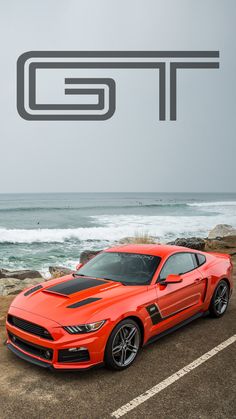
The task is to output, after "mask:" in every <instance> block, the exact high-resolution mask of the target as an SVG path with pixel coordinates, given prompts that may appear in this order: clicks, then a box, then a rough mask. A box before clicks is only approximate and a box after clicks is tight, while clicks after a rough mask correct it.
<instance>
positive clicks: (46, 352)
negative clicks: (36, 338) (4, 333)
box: [8, 331, 53, 361]
mask: <svg viewBox="0 0 236 419" xmlns="http://www.w3.org/2000/svg"><path fill="white" fill-rule="evenodd" d="M8 335H9V338H10V340H11V342H12V343H13V344H14V345H15V346H17V347H18V348H20V349H22V350H23V351H25V352H28V353H29V354H32V355H35V356H38V357H39V358H43V359H46V360H48V361H51V360H52V357H53V350H52V349H50V348H45V347H43V346H39V345H35V344H34V343H31V342H27V341H26V340H24V339H21V338H19V337H18V336H15V335H13V334H12V333H11V332H9V331H8Z"/></svg>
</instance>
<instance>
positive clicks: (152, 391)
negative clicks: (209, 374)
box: [111, 335, 236, 418]
mask: <svg viewBox="0 0 236 419" xmlns="http://www.w3.org/2000/svg"><path fill="white" fill-rule="evenodd" d="M234 342H236V335H233V336H231V337H230V338H229V339H227V340H225V341H224V342H222V343H220V344H219V345H218V346H215V348H213V349H211V350H210V351H209V352H206V353H205V354H204V355H202V356H200V357H199V358H197V359H195V361H193V362H191V364H188V365H186V366H185V367H184V368H182V369H180V370H179V371H177V372H175V373H174V374H173V375H171V376H170V377H168V378H166V379H165V380H163V381H161V382H160V383H159V384H157V385H155V386H154V387H152V388H150V389H149V390H147V391H145V393H143V394H141V395H140V396H138V397H135V399H133V400H131V401H130V402H129V403H127V404H125V405H123V406H122V407H120V408H119V409H117V410H116V411H114V412H113V413H111V416H112V417H114V418H120V417H121V416H124V415H125V414H126V413H129V412H130V411H131V410H133V409H135V408H136V407H138V406H139V405H140V404H142V403H144V402H145V401H146V400H148V399H150V398H151V397H153V396H155V395H156V394H157V393H160V391H162V390H164V389H165V388H166V387H168V386H170V385H171V384H173V383H174V382H176V381H177V380H179V379H180V378H181V377H183V376H184V375H186V374H188V373H189V372H191V371H192V370H194V369H195V368H197V367H199V365H201V364H203V363H204V362H206V361H208V359H210V358H212V357H213V356H214V355H216V354H218V353H219V352H220V351H223V349H225V348H227V346H229V345H232V343H234Z"/></svg>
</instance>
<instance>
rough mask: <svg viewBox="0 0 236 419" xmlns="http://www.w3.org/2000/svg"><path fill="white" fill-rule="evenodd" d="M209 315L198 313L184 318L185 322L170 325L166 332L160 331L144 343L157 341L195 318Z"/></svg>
mask: <svg viewBox="0 0 236 419" xmlns="http://www.w3.org/2000/svg"><path fill="white" fill-rule="evenodd" d="M207 315H208V311H207V312H202V313H197V314H195V315H194V316H191V317H189V318H188V319H186V320H184V321H183V322H180V323H178V324H176V325H175V326H173V327H170V329H167V330H164V332H161V333H158V334H157V335H155V336H152V337H151V338H150V339H148V341H147V342H146V343H145V344H144V345H143V346H146V345H149V343H153V342H156V341H157V340H159V339H161V338H162V337H164V336H166V335H169V333H172V332H175V331H176V330H178V329H180V328H181V327H183V326H186V325H187V324H189V323H191V322H192V321H193V320H196V319H199V318H200V317H206V316H207Z"/></svg>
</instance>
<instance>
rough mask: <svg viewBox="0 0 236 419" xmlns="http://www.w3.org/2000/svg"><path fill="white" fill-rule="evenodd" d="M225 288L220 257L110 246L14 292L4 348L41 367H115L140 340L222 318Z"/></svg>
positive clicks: (226, 273)
mask: <svg viewBox="0 0 236 419" xmlns="http://www.w3.org/2000/svg"><path fill="white" fill-rule="evenodd" d="M232 288H233V282H232V263H231V260H230V256H228V255H226V254H220V253H214V254H211V253H204V252H200V251H196V250H191V249H186V248H184V247H177V246H168V245H126V246H119V247H114V248H111V249H108V250H105V251H103V252H101V253H99V254H98V255H97V256H95V257H94V258H93V259H91V260H90V261H89V262H87V263H86V264H85V265H83V266H81V265H79V266H78V267H77V271H76V272H75V273H74V274H73V275H68V276H64V277H62V278H59V279H53V280H51V281H48V282H44V283H42V284H40V285H37V286H35V287H33V288H30V289H28V290H24V291H23V292H21V293H20V294H19V295H17V297H16V298H15V299H14V301H13V302H12V304H11V306H10V309H9V312H8V316H7V322H6V328H7V334H8V339H7V346H8V348H9V349H10V350H11V351H12V352H13V353H14V354H16V355H17V356H18V357H20V358H22V359H24V360H26V361H29V362H31V363H33V364H36V365H40V366H42V367H45V368H54V369H57V370H65V369H79V370H85V369H87V368H91V367H93V366H95V365H98V364H105V365H107V366H108V367H110V368H112V369H115V370H122V369H124V368H127V367H129V366H130V365H131V364H132V363H133V361H134V360H135V358H136V357H137V354H138V351H139V349H140V348H141V347H142V346H143V345H146V344H147V343H149V342H153V341H154V340H156V339H158V338H160V337H161V336H163V335H165V334H166V333H169V332H171V331H173V330H176V329H177V328H179V327H180V326H182V325H186V324H187V323H189V322H190V321H192V320H194V319H196V318H198V317H201V316H205V315H206V314H208V313H210V314H211V315H212V316H214V317H221V316H222V315H223V314H224V313H225V312H226V310H227V307H228V303H229V298H230V296H231V293H232Z"/></svg>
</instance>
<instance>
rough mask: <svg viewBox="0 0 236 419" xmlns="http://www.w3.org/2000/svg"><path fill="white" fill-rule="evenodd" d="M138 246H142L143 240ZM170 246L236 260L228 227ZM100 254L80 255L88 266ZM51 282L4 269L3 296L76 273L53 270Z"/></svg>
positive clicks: (235, 234)
mask: <svg viewBox="0 0 236 419" xmlns="http://www.w3.org/2000/svg"><path fill="white" fill-rule="evenodd" d="M150 240H151V238H149V240H148V242H149V243H150V242H152V243H155V242H156V241H155V240H154V239H153V238H152V240H151V241H150ZM121 243H122V244H125V243H137V238H135V237H133V238H132V237H126V238H124V239H122V240H121ZM138 243H141V241H140V238H139V240H138ZM156 243H157V242H156ZM168 244H171V245H177V246H184V247H187V248H191V249H196V250H201V251H206V252H220V253H228V254H230V255H231V257H232V258H235V256H236V229H234V228H233V227H232V226H230V225H227V224H219V225H217V226H216V227H215V228H214V229H213V230H211V231H210V232H209V234H208V237H207V238H205V239H204V238H199V237H190V238H177V239H176V240H174V241H172V242H169V243H168ZM100 251H101V249H100V250H97V251H95V250H85V251H83V252H82V253H81V255H80V261H78V262H80V263H83V264H84V263H86V262H87V261H88V260H89V259H91V258H92V257H94V256H95V255H96V254H97V253H99V252H100ZM75 269H76V268H75ZM49 272H50V274H51V277H50V278H43V277H42V275H41V274H40V272H38V271H36V270H19V271H9V270H7V269H0V296H3V297H4V296H14V295H16V294H18V293H19V292H20V291H22V290H23V289H25V288H28V287H30V286H31V285H32V286H33V285H37V284H38V283H40V282H43V281H48V280H50V279H53V278H58V277H61V276H65V275H69V274H71V273H73V272H75V270H71V269H68V268H66V267H62V266H50V267H49Z"/></svg>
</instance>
